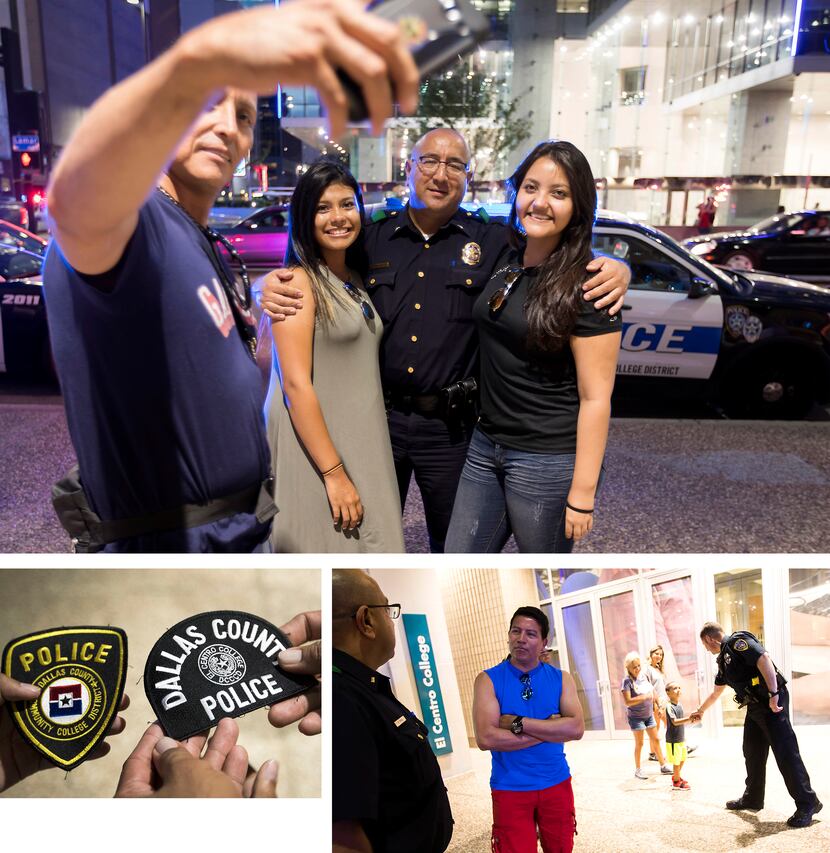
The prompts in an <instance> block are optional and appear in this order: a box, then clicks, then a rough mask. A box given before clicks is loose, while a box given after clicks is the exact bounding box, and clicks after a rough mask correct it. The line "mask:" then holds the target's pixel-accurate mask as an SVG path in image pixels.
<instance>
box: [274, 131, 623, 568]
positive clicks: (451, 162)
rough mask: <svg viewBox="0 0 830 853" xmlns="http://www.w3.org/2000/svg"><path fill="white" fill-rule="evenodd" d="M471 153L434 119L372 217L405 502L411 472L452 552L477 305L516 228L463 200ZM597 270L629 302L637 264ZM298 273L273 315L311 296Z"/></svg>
mask: <svg viewBox="0 0 830 853" xmlns="http://www.w3.org/2000/svg"><path fill="white" fill-rule="evenodd" d="M471 160H472V154H471V152H470V149H469V147H468V146H467V142H466V140H465V139H464V137H463V136H462V135H461V134H460V133H459V132H458V131H457V130H451V129H450V128H445V127H440V128H435V129H434V130H430V131H429V132H428V133H426V134H424V136H422V137H421V139H419V140H418V141H417V142H416V143H415V145H414V147H413V149H412V154H411V156H410V157H409V159H408V160H407V161H406V167H405V168H406V184H407V189H408V191H409V203H408V204H407V206H406V208H405V209H404V210H401V211H397V210H393V211H378V212H377V213H376V214H375V215H374V216H373V217H372V220H373V221H372V222H371V223H370V224H369V225H367V226H366V229H365V232H364V239H365V243H366V249H367V255H368V258H369V273H368V276H367V278H366V281H365V285H366V290H367V291H368V292H369V295H370V296H371V298H372V303H373V304H374V306H375V309H376V310H377V312H378V314H379V315H380V317H381V319H382V320H383V327H384V328H383V340H382V342H381V351H380V372H381V381H382V383H383V390H384V393H385V396H386V404H387V410H388V414H389V435H390V438H391V439H392V453H393V455H394V457H395V471H396V473H397V477H398V489H399V491H400V497H401V506H404V504H405V502H406V496H407V492H408V490H409V482H410V479H411V477H412V475H413V474H414V475H415V482H416V483H417V484H418V488H419V490H420V492H421V497H422V499H423V502H424V515H425V518H426V524H427V531H428V533H429V544H430V550H431V551H433V552H439V553H440V552H443V550H444V542H445V540H446V538H447V529H448V528H449V524H450V517H451V516H452V507H453V501H454V500H455V493H456V491H457V489H458V481H459V479H460V478H461V470H462V468H463V467H464V461H465V459H466V458H467V446H468V445H469V442H470V437H471V436H472V431H473V427H474V426H475V421H476V418H477V416H478V413H477V411H476V406H475V403H476V392H475V390H474V389H475V385H476V376H477V375H478V337H477V336H476V330H475V326H474V325H473V320H472V310H473V304H474V302H475V301H476V299H477V298H478V297H479V296H480V295H481V292H482V290H483V289H484V285H485V284H486V283H487V281H488V280H489V279H490V277H491V276H492V274H493V272H494V270H497V269H499V268H500V267H501V266H504V263H503V259H504V258H505V257H506V255H507V254H508V252H509V251H510V249H509V246H508V243H507V227H506V226H505V225H504V224H503V223H500V222H491V221H490V217H489V216H488V215H487V213H486V212H485V211H484V210H483V209H479V210H478V211H477V212H475V213H473V212H471V211H468V210H464V209H463V208H461V207H460V205H461V202H462V201H463V199H464V196H465V194H466V192H467V185H468V182H469V180H470V178H471V174H472V167H471ZM588 269H589V270H590V271H591V272H593V273H595V275H594V276H593V277H592V278H591V279H590V280H589V281H587V282H586V283H585V285H584V290H585V292H586V298H588V299H591V300H596V301H595V303H594V304H595V305H596V307H597V308H602V307H604V306H613V307H612V308H611V309H610V312H611V313H612V314H614V313H616V312H617V311H618V310H619V309H620V308H621V307H622V300H623V296H624V294H625V290H626V288H627V287H628V282H629V280H630V278H631V272H630V270H629V268H628V267H627V266H626V265H625V264H624V263H622V262H621V261H617V260H615V259H613V258H606V257H598V258H596V259H595V260H593V261H592V262H591V263H590V264H589V265H588ZM290 278H291V273H290V272H288V271H285V270H279V271H276V272H275V273H273V274H271V275H269V276H268V277H267V278H266V279H265V281H264V283H263V296H262V307H263V310H264V311H265V312H266V313H267V314H268V315H269V316H270V317H271V318H272V319H274V320H280V319H284V316H285V313H286V312H288V313H293V312H294V311H295V310H297V308H299V307H301V303H300V300H299V298H291V296H295V297H299V296H301V294H299V292H298V291H296V290H295V289H294V288H293V287H290V286H288V285H286V284H284V282H290Z"/></svg>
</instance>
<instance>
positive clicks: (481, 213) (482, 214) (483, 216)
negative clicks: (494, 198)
mask: <svg viewBox="0 0 830 853" xmlns="http://www.w3.org/2000/svg"><path fill="white" fill-rule="evenodd" d="M476 216H477V217H478V218H479V219H480V220H481V221H482V222H489V221H490V214H489V213H488V212H487V211H486V210H485V209H484V208H483V207H480V208H479V209H478V210H477V211H476Z"/></svg>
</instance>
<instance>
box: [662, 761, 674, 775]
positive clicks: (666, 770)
mask: <svg viewBox="0 0 830 853" xmlns="http://www.w3.org/2000/svg"><path fill="white" fill-rule="evenodd" d="M660 772H661V773H662V774H664V775H665V774H666V773H668V774H672V773H674V768H673V767H670V766H669V765H668V764H664V765H663V766H662V767H661V768H660Z"/></svg>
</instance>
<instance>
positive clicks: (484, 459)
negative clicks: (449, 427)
mask: <svg viewBox="0 0 830 853" xmlns="http://www.w3.org/2000/svg"><path fill="white" fill-rule="evenodd" d="M575 460H576V454H575V453H532V452H530V451H527V450H512V449H511V448H509V447H504V446H503V445H501V444H496V443H495V442H494V441H491V440H490V439H489V438H488V437H487V436H486V435H485V434H484V433H483V432H482V431H481V430H480V429H476V431H475V432H474V433H473V438H472V441H471V442H470V449H469V451H468V453H467V461H466V463H465V464H464V470H463V472H462V474H461V483H460V484H459V486H458V492H457V494H456V496H455V505H454V506H453V511H452V520H451V521H450V530H449V533H448V534H447V544H446V551H447V553H461V554H484V553H487V554H497V553H499V552H500V551H501V549H502V548H503V547H504V545H505V543H506V542H507V540H508V539H509V538H510V534H511V533H512V534H513V536H514V537H515V538H516V545H517V546H518V548H519V551H521V552H522V553H536V554H542V553H554V554H568V553H570V551H571V550H572V549H573V539H567V538H566V537H565V500H566V498H567V497H568V492H569V491H570V488H571V480H572V479H573V473H574V462H575Z"/></svg>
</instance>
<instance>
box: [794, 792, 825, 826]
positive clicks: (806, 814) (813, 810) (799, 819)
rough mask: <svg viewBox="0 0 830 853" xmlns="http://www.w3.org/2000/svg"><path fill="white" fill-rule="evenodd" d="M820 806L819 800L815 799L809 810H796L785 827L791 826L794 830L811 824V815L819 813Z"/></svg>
mask: <svg viewBox="0 0 830 853" xmlns="http://www.w3.org/2000/svg"><path fill="white" fill-rule="evenodd" d="M822 805H823V804H822V802H821V800H818V799H817V800H816V801H815V803H814V804H813V805H812V806H810V807H809V808H806V809H796V810H795V814H794V815H793V816H792V817H791V818H790V819H789V820H788V821H787V826H792V827H795V828H796V829H801V828H802V827H804V826H809V825H810V824H811V823H812V822H813V815H814V814H817V813H818V812H820V811H821V809H822Z"/></svg>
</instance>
